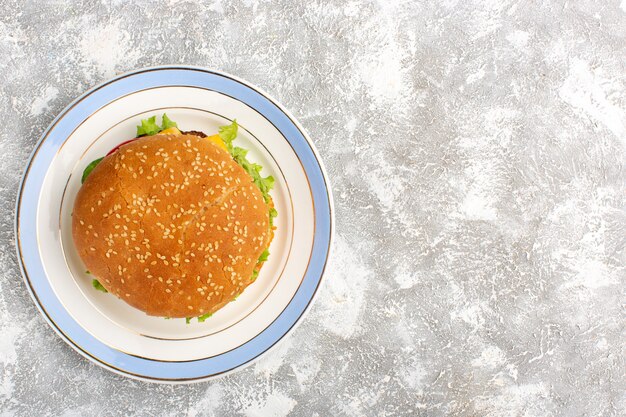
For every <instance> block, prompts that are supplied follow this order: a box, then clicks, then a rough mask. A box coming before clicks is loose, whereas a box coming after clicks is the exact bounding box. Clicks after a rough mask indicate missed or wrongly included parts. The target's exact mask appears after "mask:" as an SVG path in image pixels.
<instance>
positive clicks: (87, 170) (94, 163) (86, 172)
mask: <svg viewBox="0 0 626 417" xmlns="http://www.w3.org/2000/svg"><path fill="white" fill-rule="evenodd" d="M103 159H104V158H98V159H96V160H95V161H91V162H90V163H89V165H87V167H86V168H85V170H84V171H83V176H82V177H81V178H80V183H81V184H82V183H84V182H85V180H86V179H87V177H88V176H89V174H91V171H93V169H94V168H95V167H96V166H97V165H98V164H99V163H100V162H102V160H103Z"/></svg>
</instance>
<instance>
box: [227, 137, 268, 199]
mask: <svg viewBox="0 0 626 417" xmlns="http://www.w3.org/2000/svg"><path fill="white" fill-rule="evenodd" d="M231 155H232V156H233V159H234V160H235V162H237V163H238V164H239V165H240V166H241V167H242V168H243V169H245V170H246V172H247V173H248V174H249V175H250V176H251V177H252V181H254V183H255V184H256V186H257V187H259V190H261V193H262V194H263V199H264V200H265V203H269V201H270V195H269V193H270V191H271V190H272V188H274V177H272V176H271V175H269V176H267V177H263V176H261V170H262V169H263V167H262V166H261V165H259V164H255V163H254V162H250V161H248V158H247V157H246V155H248V150H247V149H244V148H240V147H238V146H235V147H233V148H232V151H231Z"/></svg>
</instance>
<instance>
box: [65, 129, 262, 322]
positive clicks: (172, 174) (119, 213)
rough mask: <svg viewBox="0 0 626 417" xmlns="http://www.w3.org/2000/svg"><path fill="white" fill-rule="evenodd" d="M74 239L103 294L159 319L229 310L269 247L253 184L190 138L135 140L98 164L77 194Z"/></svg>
mask: <svg viewBox="0 0 626 417" xmlns="http://www.w3.org/2000/svg"><path fill="white" fill-rule="evenodd" d="M72 233H73V237H74V243H75V245H76V248H77V250H78V253H79V254H80V257H81V258H82V260H83V261H84V263H85V266H86V267H87V269H88V270H89V271H90V272H91V273H92V274H93V275H95V276H96V278H97V279H98V280H99V281H100V283H101V284H102V285H103V286H104V287H105V288H106V289H107V290H108V291H109V292H110V293H112V294H114V295H116V296H117V297H119V298H121V299H122V300H124V301H126V302H127V303H128V304H130V305H131V306H133V307H135V308H138V309H139V310H142V311H144V312H146V313H147V314H149V315H153V316H161V317H193V316H200V315H203V314H207V313H212V312H214V311H216V310H218V309H220V308H221V307H223V306H224V305H225V304H227V303H228V302H230V301H232V299H233V298H234V297H235V296H237V295H238V294H240V293H241V292H242V291H243V290H244V289H245V288H246V287H247V286H248V285H249V284H250V283H251V282H252V280H253V278H252V275H253V271H254V269H255V267H256V265H257V260H258V259H259V256H260V255H261V253H262V252H263V251H264V250H265V248H267V246H268V243H269V240H270V238H271V237H270V234H271V233H270V228H269V218H268V206H267V204H265V202H264V200H263V196H262V194H261V191H260V190H259V189H258V187H257V186H256V185H255V184H254V183H253V182H252V177H250V175H248V173H247V172H246V171H245V170H244V169H243V168H241V167H240V166H239V165H238V164H237V163H236V162H235V161H234V160H233V159H232V157H231V156H230V154H229V153H228V152H226V151H224V150H222V149H220V148H219V147H218V146H216V145H215V144H213V143H212V142H210V141H208V140H206V139H202V138H200V137H199V136H195V135H178V136H173V135H156V136H149V137H143V138H140V139H138V140H136V141H134V142H130V143H128V144H126V145H123V146H122V147H121V148H120V149H119V150H117V151H116V152H115V153H113V154H111V155H109V156H107V157H105V158H104V159H103V160H102V162H100V164H98V165H97V166H96V167H95V169H94V170H93V171H92V172H91V174H90V175H89V177H87V179H86V181H85V183H84V184H83V186H82V187H81V189H80V191H79V192H78V195H77V197H76V201H75V203H74V212H73V215H72Z"/></svg>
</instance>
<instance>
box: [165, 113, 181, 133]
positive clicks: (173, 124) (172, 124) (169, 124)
mask: <svg viewBox="0 0 626 417" xmlns="http://www.w3.org/2000/svg"><path fill="white" fill-rule="evenodd" d="M170 127H178V124H177V123H176V122H173V121H172V120H171V119H170V118H169V117H167V114H165V113H163V123H161V130H165V129H169V128H170Z"/></svg>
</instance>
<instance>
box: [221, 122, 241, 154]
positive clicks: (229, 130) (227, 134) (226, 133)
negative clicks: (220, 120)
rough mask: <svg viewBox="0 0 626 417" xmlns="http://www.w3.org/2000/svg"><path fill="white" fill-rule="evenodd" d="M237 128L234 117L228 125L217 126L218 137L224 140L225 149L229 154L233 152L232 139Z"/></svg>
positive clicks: (235, 135)
mask: <svg viewBox="0 0 626 417" xmlns="http://www.w3.org/2000/svg"><path fill="white" fill-rule="evenodd" d="M237 130H239V125H238V124H237V120H236V119H235V120H233V122H232V123H231V124H229V125H228V126H220V127H219V135H220V138H222V140H223V141H224V144H225V145H226V149H228V152H230V154H231V155H232V153H233V140H235V138H236V137H237Z"/></svg>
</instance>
